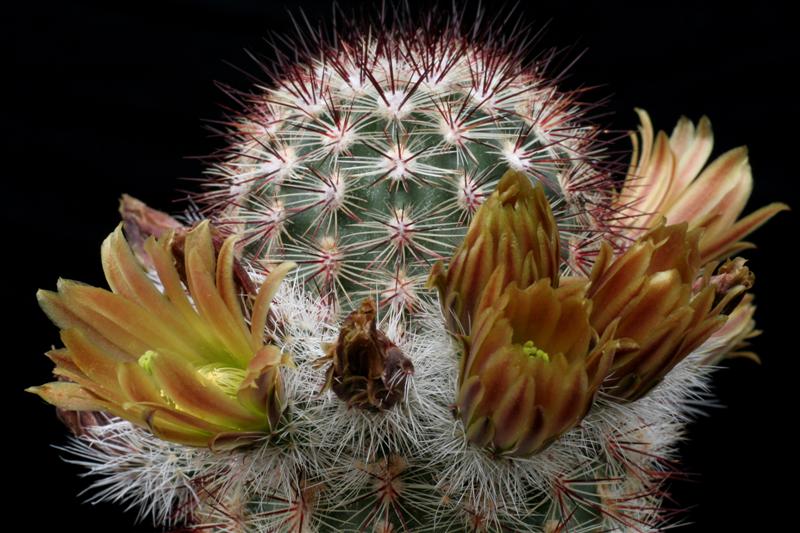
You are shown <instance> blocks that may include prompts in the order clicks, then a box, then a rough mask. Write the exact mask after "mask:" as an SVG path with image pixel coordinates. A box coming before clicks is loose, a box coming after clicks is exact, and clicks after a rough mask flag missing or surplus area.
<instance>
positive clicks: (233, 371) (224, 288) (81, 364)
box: [28, 222, 294, 449]
mask: <svg viewBox="0 0 800 533" xmlns="http://www.w3.org/2000/svg"><path fill="white" fill-rule="evenodd" d="M172 241H173V239H172V234H170V233H168V234H166V235H165V236H163V237H162V238H161V239H159V240H158V241H156V240H155V239H154V238H152V237H151V238H149V239H148V240H147V241H146V242H144V244H143V247H144V250H145V252H146V253H147V255H148V256H149V258H150V260H151V261H152V264H153V266H154V269H155V271H156V273H157V274H158V277H159V280H160V282H161V285H162V286H163V292H162V291H161V290H159V289H158V288H157V286H156V285H155V284H154V283H153V281H152V280H151V279H150V278H149V277H148V275H147V273H146V272H145V271H144V270H143V268H142V267H141V266H140V265H139V263H138V262H137V260H136V258H135V256H134V253H133V251H132V250H131V247H130V246H129V244H128V243H127V242H126V240H125V238H124V236H123V234H122V228H121V227H118V228H117V230H116V231H115V232H114V233H112V234H111V235H110V236H109V237H108V238H107V239H106V240H105V241H104V242H103V246H102V262H103V268H104V271H105V275H106V279H107V280H108V284H109V286H110V287H111V291H108V290H104V289H100V288H96V287H91V286H88V285H83V284H80V283H77V282H74V281H67V280H59V282H58V292H57V293H54V292H50V291H39V294H38V297H39V303H40V305H41V306H42V309H43V310H44V311H45V313H47V315H48V316H49V317H50V319H51V320H52V321H53V322H54V323H55V324H56V325H57V326H59V327H60V328H61V339H62V340H63V342H64V345H65V348H62V349H58V350H53V351H51V352H49V353H48V356H49V357H50V358H51V359H52V360H53V362H54V363H55V364H56V367H55V370H54V374H56V375H57V376H59V378H61V379H62V381H55V382H52V383H47V384H45V385H42V386H39V387H31V388H30V389H28V390H29V391H30V392H33V393H35V394H38V395H39V396H41V397H42V398H44V399H45V400H46V401H48V402H50V403H52V404H54V405H56V406H57V407H59V408H61V409H66V410H69V411H103V412H106V413H110V414H112V415H115V416H118V417H121V418H124V419H126V420H129V421H131V422H133V423H135V424H138V425H140V426H143V427H146V428H149V429H150V430H151V431H152V432H153V433H154V434H155V435H157V436H158V437H160V438H162V439H165V440H170V441H173V442H177V443H181V444H185V445H190V446H211V447H212V448H215V449H217V448H229V447H235V446H240V445H244V444H248V443H250V442H252V441H253V440H255V439H259V438H263V437H264V436H265V435H267V434H269V433H270V431H272V430H274V429H275V428H276V426H277V425H278V423H279V420H280V418H281V415H282V412H283V410H284V407H285V396H284V389H283V383H282V379H281V375H280V367H281V365H282V364H284V363H285V362H286V360H285V356H284V355H283V354H282V353H281V351H280V350H279V349H278V348H277V347H276V346H273V345H270V344H265V337H264V326H265V322H266V319H267V315H268V313H269V306H270V301H271V299H272V297H273V295H274V293H275V291H276V290H277V288H278V285H279V284H280V282H281V280H282V279H283V277H284V276H285V275H286V273H287V272H288V271H289V270H290V269H291V268H292V267H293V266H294V265H293V264H292V263H284V264H282V265H280V266H278V267H276V268H275V269H274V270H273V272H272V273H270V275H269V276H267V278H266V280H265V281H264V283H263V285H262V286H261V288H260V290H259V291H258V294H257V296H256V298H255V302H254V303H253V306H252V309H251V312H250V321H251V325H250V327H248V326H247V322H246V319H245V313H246V310H245V309H243V307H242V303H241V301H240V294H239V293H240V290H239V287H238V286H237V284H236V281H235V276H234V274H233V272H234V243H235V238H234V237H230V238H228V239H227V240H225V242H224V243H223V244H222V246H221V248H220V250H219V253H217V252H216V250H215V247H214V244H213V241H212V232H211V227H210V225H209V224H208V222H203V223H201V224H199V225H198V226H197V227H196V228H194V229H193V230H191V231H190V232H188V233H187V234H186V235H185V241H184V242H183V249H182V253H181V254H180V255H176V252H175V251H174V248H173V242H172ZM178 266H180V267H181V268H177V267H178ZM179 272H181V273H182V274H184V275H181V273H179ZM184 285H185V287H186V288H187V289H188V294H187V291H186V289H184Z"/></svg>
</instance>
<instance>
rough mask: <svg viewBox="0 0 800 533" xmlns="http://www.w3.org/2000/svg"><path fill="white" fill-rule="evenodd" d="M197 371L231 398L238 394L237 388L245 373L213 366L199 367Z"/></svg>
mask: <svg viewBox="0 0 800 533" xmlns="http://www.w3.org/2000/svg"><path fill="white" fill-rule="evenodd" d="M197 371H198V372H199V373H200V375H202V376H203V377H204V378H206V379H207V380H209V381H211V382H212V383H214V384H215V385H216V386H217V387H219V388H220V390H222V392H224V393H225V394H227V395H228V396H231V397H233V398H235V397H236V394H237V393H238V392H239V387H240V386H241V384H242V381H244V378H245V376H246V375H247V371H246V370H243V369H241V368H231V367H229V366H219V365H215V364H210V365H205V366H201V367H200V368H198V369H197Z"/></svg>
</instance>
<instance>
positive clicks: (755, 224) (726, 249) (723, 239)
mask: <svg viewBox="0 0 800 533" xmlns="http://www.w3.org/2000/svg"><path fill="white" fill-rule="evenodd" d="M788 210H789V206H788V205H786V204H783V203H780V202H775V203H772V204H769V205H766V206H764V207H762V208H761V209H759V210H758V211H754V212H753V213H750V214H749V215H747V216H746V217H744V218H743V219H741V220H740V221H738V222H737V223H736V224H734V225H733V226H732V227H730V228H729V229H727V230H726V231H722V232H720V233H719V234H718V235H716V236H714V237H713V239H712V240H706V239H703V240H702V241H701V252H702V256H701V257H702V261H703V262H705V261H709V260H712V259H719V258H722V257H725V256H728V255H730V254H731V253H733V252H734V251H736V248H735V247H736V246H737V244H744V245H747V243H739V242H738V241H740V240H741V239H743V238H745V237H746V236H748V235H749V234H750V233H752V232H753V231H755V230H756V229H758V228H759V227H760V226H761V225H762V224H764V223H765V222H767V221H768V220H769V219H771V218H772V217H774V216H775V215H777V214H778V213H780V212H781V211H788ZM750 247H751V246H750Z"/></svg>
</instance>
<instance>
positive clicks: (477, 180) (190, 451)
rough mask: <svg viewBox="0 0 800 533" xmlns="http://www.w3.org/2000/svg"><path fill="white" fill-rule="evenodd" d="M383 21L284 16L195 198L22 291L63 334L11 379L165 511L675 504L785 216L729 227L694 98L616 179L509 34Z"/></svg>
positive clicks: (726, 175) (135, 501)
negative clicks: (80, 277) (692, 113)
mask: <svg viewBox="0 0 800 533" xmlns="http://www.w3.org/2000/svg"><path fill="white" fill-rule="evenodd" d="M441 15H447V16H441ZM392 16H397V17H399V18H397V19H391V20H390V18H391V16H390V17H389V18H382V19H381V20H379V21H377V22H376V23H372V24H367V25H364V26H352V27H346V28H342V27H340V28H339V29H338V32H336V33H335V35H334V36H332V37H330V38H325V37H323V36H322V34H317V33H314V32H310V33H305V34H303V33H302V32H300V33H298V35H296V36H294V37H293V39H292V40H293V42H294V43H295V47H296V49H295V52H296V53H293V54H292V55H291V57H290V56H289V55H286V54H283V53H279V54H278V59H277V62H276V63H275V64H274V65H272V66H264V67H263V68H264V69H265V71H266V73H267V74H269V76H270V80H271V81H270V83H269V84H265V85H263V86H258V87H256V88H255V89H254V90H253V91H252V92H241V91H234V90H233V89H229V92H230V94H231V95H232V96H234V97H235V99H236V100H237V101H238V102H240V103H242V104H243V106H244V111H243V112H242V113H241V114H237V115H235V116H232V117H230V119H229V120H228V121H227V122H226V124H227V129H226V131H225V134H226V135H227V136H228V139H229V145H228V147H227V148H226V150H225V151H224V153H223V154H222V156H221V157H220V158H219V159H218V161H217V163H216V164H214V165H213V166H212V167H211V168H210V169H209V170H208V175H207V179H206V181H205V187H204V189H203V190H202V191H199V192H198V193H197V195H196V199H197V201H198V204H199V206H200V208H201V211H200V212H201V213H202V214H203V215H204V216H205V217H207V218H208V220H204V221H202V222H198V223H195V222H197V221H192V222H191V223H189V222H187V223H186V224H182V223H180V222H178V221H177V220H175V219H173V218H171V217H169V216H168V215H166V214H164V213H159V212H157V211H155V210H152V209H150V208H148V207H146V206H145V205H143V204H141V203H140V202H137V201H135V200H133V199H131V198H129V197H126V198H124V199H123V204H122V205H123V208H122V212H123V219H124V222H125V235H123V234H122V232H121V231H120V230H119V229H118V230H117V231H115V232H114V233H112V234H111V236H109V239H108V240H107V241H106V243H105V244H104V246H103V266H104V270H105V272H106V277H107V279H108V282H109V286H110V289H111V290H110V291H107V290H104V289H99V288H92V287H87V286H84V285H79V284H76V283H74V282H62V283H60V285H59V292H58V293H51V292H44V291H43V292H41V293H40V303H41V305H42V307H43V308H44V310H45V311H46V312H47V314H48V316H50V318H51V319H52V320H53V322H54V323H56V325H58V327H59V328H61V329H62V339H63V340H64V343H65V345H66V347H65V348H63V349H58V350H53V351H51V352H49V354H48V355H49V356H50V357H51V359H52V360H53V361H54V362H55V363H56V369H55V371H54V373H55V374H56V375H58V376H59V381H56V382H53V383H49V384H45V385H42V386H40V387H33V388H31V389H29V390H30V391H31V392H33V393H35V394H37V395H39V396H41V397H42V398H43V399H45V400H46V401H48V402H50V403H52V404H54V405H56V406H57V407H59V408H60V409H61V411H62V416H63V417H64V419H65V420H68V421H71V422H70V426H71V428H72V429H73V431H74V432H75V433H76V437H75V438H74V439H73V440H71V442H70V444H69V445H68V446H67V447H66V449H67V450H68V451H69V452H71V453H72V454H73V455H74V456H76V457H77V459H78V460H79V461H80V462H81V463H82V464H83V465H85V466H86V467H87V468H88V470H89V472H90V473H91V474H93V475H96V476H99V479H97V481H96V482H95V488H96V489H97V490H96V492H95V496H94V498H95V499H96V500H98V501H100V500H115V501H123V502H126V503H128V504H130V505H131V506H133V507H136V508H138V509H139V513H140V517H142V518H145V517H146V518H149V519H151V520H152V521H153V522H154V524H156V525H158V526H161V527H175V528H177V527H181V528H184V530H188V531H198V532H199V531H214V532H218V533H232V532H244V531H248V532H251V531H252V532H261V531H294V532H316V531H319V532H323V531H385V532H389V531H537V532H542V533H545V532H546V533H555V532H557V531H572V532H593V531H619V532H623V531H637V532H638V531H658V530H661V529H663V528H665V527H668V526H671V525H673V523H672V522H671V518H672V513H671V512H670V510H669V509H666V508H663V507H662V503H663V500H664V499H665V498H664V497H665V495H666V481H667V480H668V478H669V477H670V476H671V475H672V473H673V471H674V469H675V468H676V467H675V463H674V458H675V457H676V447H677V444H678V442H679V441H680V439H681V437H682V436H683V428H684V425H685V424H686V422H687V421H688V420H690V419H691V417H692V416H693V414H694V413H695V410H696V407H695V405H696V401H697V400H698V399H704V398H707V397H708V395H709V391H708V380H709V376H710V374H711V372H712V369H713V365H714V363H716V362H718V361H719V360H720V359H722V358H723V357H726V356H734V355H736V356H741V355H749V356H750V357H755V356H754V355H753V354H750V353H748V352H747V351H746V341H747V339H748V338H750V337H752V336H753V335H754V334H755V330H754V322H753V318H752V317H753V311H754V308H753V305H752V299H753V297H752V294H751V293H750V292H749V290H750V289H751V288H752V284H753V279H754V276H753V274H752V273H751V272H750V271H749V269H748V268H747V267H746V266H745V261H744V259H742V258H740V257H736V258H733V259H730V256H732V255H734V254H736V253H738V252H740V251H741V250H743V249H744V248H746V247H747V245H746V243H743V242H742V241H741V240H742V238H744V237H745V236H746V235H748V234H749V233H750V232H752V231H753V230H754V229H756V228H757V227H758V226H760V225H761V224H763V223H764V222H766V221H767V220H768V219H769V218H771V217H772V216H773V215H775V214H776V213H777V212H779V211H781V210H783V209H785V208H786V206H785V205H783V204H779V203H776V204H771V205H769V206H766V207H763V208H761V209H759V210H757V211H755V212H754V213H752V214H750V215H748V216H746V217H744V218H741V219H740V218H739V216H740V215H741V212H742V209H743V207H744V203H745V202H746V200H747V198H748V196H749V193H750V190H751V187H752V176H751V173H750V167H749V164H748V162H747V156H746V152H745V151H744V150H742V149H736V150H731V151H729V152H727V153H725V154H723V155H722V156H720V157H719V158H718V159H717V160H715V161H713V162H711V163H710V164H709V165H706V163H707V161H708V158H709V156H710V153H711V147H712V145H713V137H712V134H711V130H710V123H709V122H708V120H707V119H705V118H703V119H702V120H701V121H700V122H699V124H698V126H697V127H695V125H694V124H693V123H692V122H690V121H689V120H688V119H681V121H680V122H679V123H678V125H677V126H676V128H675V130H674V132H673V133H672V135H671V136H667V134H666V133H664V132H659V133H658V134H654V132H653V128H652V125H651V124H650V120H649V117H648V115H647V114H646V113H645V112H644V111H639V115H640V119H641V122H642V126H641V127H640V131H639V135H638V136H637V135H636V134H631V137H632V140H633V143H634V150H633V154H632V156H631V166H630V169H629V171H628V173H627V174H626V175H624V176H623V175H618V174H617V173H616V172H615V171H614V168H615V167H614V165H613V164H612V163H611V162H609V161H608V160H607V159H605V158H604V147H605V141H604V140H603V138H602V137H601V134H600V133H601V129H600V128H599V127H597V126H596V125H593V124H592V123H591V121H590V117H589V115H590V113H591V109H592V106H590V105H586V104H583V103H580V102H579V101H578V98H577V93H569V92H564V91H561V90H559V88H558V87H557V82H558V81H559V77H558V76H557V75H556V76H553V75H550V74H549V72H548V61H549V60H550V59H551V58H552V56H551V55H547V54H545V55H544V56H540V57H539V59H537V60H535V61H528V60H527V59H526V58H528V56H529V44H530V40H529V38H528V35H529V33H528V30H527V28H509V27H508V25H509V24H510V23H509V22H508V21H507V20H505V21H504V20H501V19H498V20H499V21H500V22H497V23H489V24H486V23H476V24H475V25H474V26H469V25H467V24H465V23H464V21H463V20H462V19H461V18H460V17H461V16H460V15H459V14H456V13H452V14H447V13H444V12H436V13H435V14H433V15H430V16H428V17H427V18H424V19H422V20H421V21H413V20H410V19H407V18H404V17H403V16H400V15H398V14H396V13H395V14H393V15H392ZM478 19H479V20H480V19H481V17H478ZM137 258H138V263H137ZM295 265H296V266H297V268H296V269H294V270H291V269H292V267H293V266H295ZM257 286H259V287H260V289H256V287H257ZM262 325H263V327H262Z"/></svg>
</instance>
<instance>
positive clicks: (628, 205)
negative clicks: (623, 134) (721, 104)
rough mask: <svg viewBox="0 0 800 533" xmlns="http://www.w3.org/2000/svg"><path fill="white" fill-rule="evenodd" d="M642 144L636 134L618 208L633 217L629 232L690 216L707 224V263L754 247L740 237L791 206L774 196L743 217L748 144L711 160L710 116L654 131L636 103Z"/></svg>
mask: <svg viewBox="0 0 800 533" xmlns="http://www.w3.org/2000/svg"><path fill="white" fill-rule="evenodd" d="M636 112H637V113H638V114H639V119H640V120H641V122H642V125H641V126H640V127H639V135H640V136H641V144H640V142H639V139H638V137H637V136H636V135H635V134H633V133H632V134H631V139H632V141H633V148H634V150H633V156H632V157H631V165H630V168H629V170H628V174H627V177H626V179H625V183H624V185H623V187H622V190H621V191H620V193H619V195H618V197H617V199H616V202H615V203H616V209H617V210H618V211H619V212H620V213H621V215H622V216H624V217H628V218H629V219H630V222H629V223H628V224H627V225H628V226H629V228H630V229H629V230H627V232H626V235H627V236H629V237H632V238H634V239H635V238H637V237H638V236H639V234H640V233H642V232H644V231H647V230H648V229H651V228H653V227H655V226H656V225H657V224H658V221H659V220H660V218H661V217H662V216H663V217H666V219H667V223H668V224H679V223H681V222H686V223H688V225H689V229H694V228H698V227H703V228H705V232H704V233H703V236H702V238H701V239H700V242H699V250H700V259H701V262H702V263H705V262H707V261H710V260H713V259H720V258H724V257H727V256H730V255H732V254H735V253H737V252H739V251H741V250H743V249H746V248H751V247H752V245H751V244H749V243H745V242H741V240H742V239H743V238H745V237H746V236H747V235H749V234H750V233H751V232H752V231H754V230H755V229H756V228H758V227H759V226H761V225H762V224H764V223H765V222H766V221H767V220H769V219H770V218H772V217H773V216H774V215H775V214H777V213H779V212H780V211H783V210H785V209H788V206H787V205H786V204H783V203H779V202H775V203H772V204H769V205H767V206H764V207H762V208H761V209H758V210H756V211H754V212H753V213H751V214H749V215H748V216H746V217H744V218H742V219H740V220H737V219H739V216H740V215H741V213H742V211H743V210H744V207H745V204H746V203H747V200H748V198H749V197H750V192H751V191H752V188H753V176H752V173H751V170H750V165H749V163H748V161H747V148H745V147H743V146H742V147H739V148H734V149H733V150H729V151H727V152H725V153H724V154H722V155H721V156H719V157H718V158H717V159H715V160H714V161H713V162H711V163H710V164H709V165H707V166H706V162H707V161H708V158H709V156H710V155H711V149H712V147H713V145H714V136H713V134H712V132H711V122H710V121H709V120H708V118H707V117H703V118H701V119H700V122H699V124H698V125H697V127H696V128H695V125H694V124H693V123H692V122H691V121H690V120H689V119H687V118H686V117H683V118H681V119H680V120H679V121H678V124H677V125H676V126H675V129H674V130H673V132H672V135H671V136H670V137H667V134H666V133H665V132H663V131H659V132H658V134H656V135H654V134H653V125H652V123H651V121H650V116H649V115H648V114H647V112H646V111H644V110H642V109H637V110H636Z"/></svg>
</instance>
